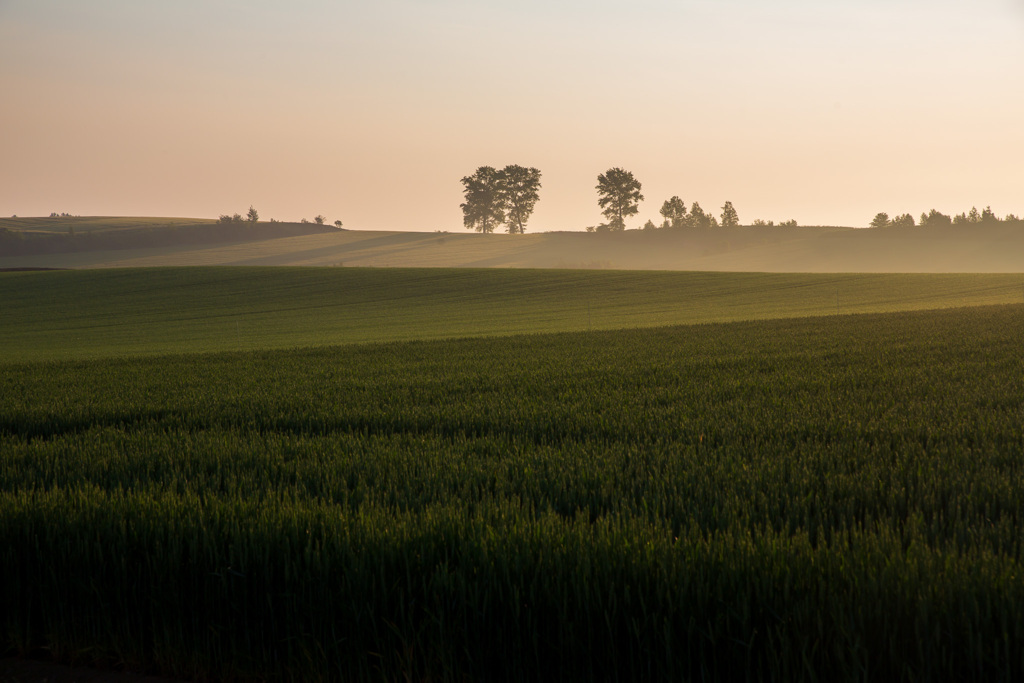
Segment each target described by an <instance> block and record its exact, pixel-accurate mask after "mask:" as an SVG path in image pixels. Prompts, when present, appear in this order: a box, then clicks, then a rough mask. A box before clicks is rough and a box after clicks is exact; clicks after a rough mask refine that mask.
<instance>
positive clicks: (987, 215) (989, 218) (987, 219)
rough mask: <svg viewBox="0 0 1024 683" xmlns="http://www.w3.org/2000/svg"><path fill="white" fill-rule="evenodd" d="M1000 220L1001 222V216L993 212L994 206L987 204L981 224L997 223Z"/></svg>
mask: <svg viewBox="0 0 1024 683" xmlns="http://www.w3.org/2000/svg"><path fill="white" fill-rule="evenodd" d="M998 222H999V218H998V217H996V215H995V214H994V213H992V207H991V206H986V207H985V209H984V210H983V211H982V212H981V224H982V225H995V224H996V223H998Z"/></svg>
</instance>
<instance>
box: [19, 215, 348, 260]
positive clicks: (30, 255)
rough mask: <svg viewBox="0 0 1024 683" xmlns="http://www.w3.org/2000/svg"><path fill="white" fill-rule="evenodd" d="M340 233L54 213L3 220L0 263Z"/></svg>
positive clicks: (294, 226) (310, 226)
mask: <svg viewBox="0 0 1024 683" xmlns="http://www.w3.org/2000/svg"><path fill="white" fill-rule="evenodd" d="M327 232H338V230H337V229H336V228H334V227H332V226H326V225H316V224H315V223H278V222H274V223H256V224H252V223H244V222H243V223H221V222H218V221H214V220H207V219H199V218H120V217H104V216H86V217H81V216H54V217H50V218H2V219H0V268H5V267H6V268H26V267H29V268H31V267H36V268H38V267H44V268H66V267H74V266H75V265H84V266H90V265H102V260H103V259H104V258H111V257H110V256H104V255H107V254H112V255H114V256H113V257H114V258H116V256H117V255H122V256H123V255H125V254H126V253H127V252H129V251H130V250H148V251H150V252H154V253H173V252H174V251H176V250H180V249H186V250H187V249H197V248H198V249H202V248H210V247H211V246H216V247H218V248H225V246H231V245H237V244H247V243H252V242H263V243H266V242H274V241H275V240H280V239H284V238H288V237H295V236H300V235H321V234H323V233H327Z"/></svg>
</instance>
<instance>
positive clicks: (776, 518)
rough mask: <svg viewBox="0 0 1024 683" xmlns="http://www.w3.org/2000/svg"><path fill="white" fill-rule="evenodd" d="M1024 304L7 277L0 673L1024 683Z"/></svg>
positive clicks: (957, 287) (536, 284)
mask: <svg viewBox="0 0 1024 683" xmlns="http://www.w3.org/2000/svg"><path fill="white" fill-rule="evenodd" d="M837 291H839V293H840V299H839V308H838V309H837V308H835V307H836V305H837V302H836V298H835V295H836V292H837ZM1021 294H1022V293H1021V289H1020V283H1019V280H1018V279H1017V276H995V275H972V276H968V275H930V276H923V275H829V276H823V275H771V274H722V273H657V272H647V273H638V272H580V271H508V270H505V271H503V270H483V271H471V270H438V269H421V270H376V269H344V270H340V269H327V270H324V269H302V268H297V269H273V268H252V269H237V268H229V269H216V268H214V269H205V268H186V269H154V270H144V271H131V270H111V271H91V272H44V273H3V274H0V296H2V298H3V300H4V301H5V302H6V304H7V305H6V307H5V310H4V325H3V326H2V327H0V344H2V347H3V349H4V357H3V358H2V359H0V575H3V577H4V581H3V582H0V654H4V653H6V654H8V655H22V656H25V655H31V656H40V655H45V656H48V657H52V658H55V659H56V660H59V661H63V663H72V664H79V665H81V664H90V665H97V666H101V667H129V668H131V669H133V670H136V671H139V670H146V671H153V672H159V673H162V674H164V675H171V676H176V677H181V678H189V679H199V680H280V681H309V680H367V681H370V680H453V681H454V680H516V681H526V680H529V681H536V680H560V681H561V680H588V681H589V680H595V679H602V680H631V681H632V680H680V681H686V680H745V679H749V678H754V679H762V678H770V679H778V680H796V681H801V680H806V681H812V680H848V681H863V680H895V681H900V680H904V681H945V680H984V681H1008V682H1009V681H1015V680H1019V678H1020V677H1021V676H1022V675H1024V655H1022V652H1024V648H1021V647H1020V643H1022V642H1024V579H1022V577H1024V573H1022V561H1024V547H1022V543H1021V539H1022V538H1024V535H1022V532H1021V529H1022V522H1024V519H1022V509H1021V506H1020V501H1021V500H1022V497H1024V467H1022V462H1024V458H1022V457H1024V437H1022V435H1021V430H1020V425H1021V422H1022V419H1024V354H1022V352H1021V346H1020V339H1021V338H1024V337H1022V335H1024V305H1022V304H1021V303H1008V302H1010V301H1019V299H1017V297H1019V296H1021ZM1000 302H1001V305H984V306H982V305H979V306H976V307H973V308H947V309H941V310H907V309H910V308H924V307H933V308H937V307H949V306H955V305H957V304H965V303H973V304H982V303H986V304H1000ZM871 309H873V310H889V311H891V312H871V313H862V314H840V315H837V314H836V312H837V310H838V311H839V312H843V313H848V312H852V311H858V310H871ZM901 309H902V310H901ZM821 313H826V314H825V315H821ZM772 316H775V317H776V318H777V319H768V318H771V317H772ZM744 318H745V322H733V323H722V322H716V321H729V319H739V321H742V319H744ZM682 322H686V323H701V324H700V325H675V326H668V325H667V324H670V323H682ZM257 323H258V325H257ZM250 326H251V327H250ZM588 328H589V329H588ZM325 329H327V330H329V331H330V332H329V334H326V333H325V332H324V330H325ZM254 330H260V331H261V332H260V334H259V336H257V335H255V334H254V333H253V331H254ZM512 333H516V334H512ZM522 333H528V334H522ZM247 335H251V336H247ZM455 337H462V338H455ZM466 337H473V338H466ZM431 338H433V340H432V341H431V340H430V339H431Z"/></svg>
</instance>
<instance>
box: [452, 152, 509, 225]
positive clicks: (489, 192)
mask: <svg viewBox="0 0 1024 683" xmlns="http://www.w3.org/2000/svg"><path fill="white" fill-rule="evenodd" d="M462 185H463V186H464V188H465V189H464V190H463V193H464V194H465V195H466V201H465V202H464V203H463V204H462V205H461V208H462V223H463V225H465V226H466V228H467V229H469V230H476V231H477V232H485V233H489V232H494V229H495V228H496V227H498V226H499V225H501V224H502V223H504V222H505V195H504V193H503V192H502V187H501V185H502V183H501V174H500V172H499V171H497V170H495V169H494V168H493V167H491V166H481V167H480V168H478V169H476V172H475V173H474V174H473V175H471V176H466V177H465V178H463V179H462Z"/></svg>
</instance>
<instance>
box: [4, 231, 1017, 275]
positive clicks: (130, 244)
mask: <svg viewBox="0 0 1024 683" xmlns="http://www.w3.org/2000/svg"><path fill="white" fill-rule="evenodd" d="M72 228H73V229H74V236H73V237H72V236H70V234H69V233H70V232H71V230H72ZM90 233H91V234H90ZM46 240H50V242H52V243H51V244H48V246H47V248H46V249H43V248H41V247H40V248H37V249H36V251H35V253H33V252H32V249H26V247H25V245H26V244H27V243H32V242H33V241H37V242H38V243H40V244H42V243H43V242H45V241H46ZM195 265H224V266H228V265H230V266H264V265H272V266H367V267H442V268H494V267H506V268H583V269H620V270H700V271H749V272H780V273H783V272H807V273H828V272H859V273H871V272H873V273H896V272H916V273H927V272H931V273H938V272H957V273H982V272H986V273H1009V272H1014V273H1016V272H1024V228H1021V227H1020V226H1019V225H1015V224H997V225H994V226H986V227H982V226H971V227H969V228H968V227H961V226H954V227H949V228H928V229H924V228H912V229H902V230H900V229H886V230H865V229H854V228H837V227H796V228H794V227H781V226H773V227H740V228H734V229H716V230H713V231H693V230H682V231H667V230H654V231H639V230H631V231H626V232H624V233H618V234H608V233H604V234H601V233H580V232H552V233H538V234H526V235H504V234H494V235H481V234H476V233H445V232H434V233H424V232H385V231H362V230H337V229H335V228H333V227H330V226H318V225H315V224H298V223H259V224H257V225H256V226H249V225H247V224H242V225H239V224H229V225H226V226H225V225H222V224H218V223H216V222H213V221H205V222H204V221H199V220H194V219H164V218H150V219H127V218H120V219H105V218H74V219H69V218H54V219H45V218H44V219H0V269H9V268H26V267H31V268H110V267H119V268H124V267H151V266H195Z"/></svg>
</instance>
